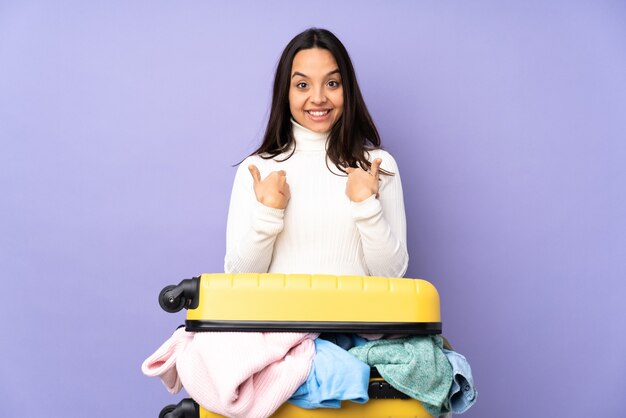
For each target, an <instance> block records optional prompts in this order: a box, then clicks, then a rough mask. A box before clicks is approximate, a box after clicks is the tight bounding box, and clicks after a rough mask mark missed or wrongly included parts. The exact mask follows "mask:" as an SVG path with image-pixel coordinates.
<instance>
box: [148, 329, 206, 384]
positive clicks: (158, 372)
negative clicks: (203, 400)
mask: <svg viewBox="0 0 626 418" xmlns="http://www.w3.org/2000/svg"><path fill="white" fill-rule="evenodd" d="M193 335H194V333H193V332H187V331H185V328H182V327H181V328H178V329H177V330H176V331H175V332H174V334H172V336H171V337H170V338H169V339H168V340H167V341H165V342H164V343H163V344H162V345H161V347H159V348H158V349H157V350H156V351H155V352H154V354H152V355H151V356H150V357H148V358H147V359H146V360H145V361H144V362H143V364H142V365H141V371H142V372H143V374H145V375H146V376H158V377H160V378H161V381H162V382H163V385H165V388H166V389H167V391H168V392H169V393H178V392H180V390H181V389H182V387H183V386H182V383H181V381H180V378H179V377H178V372H177V371H176V367H175V366H176V360H177V359H178V357H179V356H180V354H181V353H182V352H183V351H184V350H185V348H186V347H187V345H188V344H189V343H190V342H191V341H192V340H193Z"/></svg>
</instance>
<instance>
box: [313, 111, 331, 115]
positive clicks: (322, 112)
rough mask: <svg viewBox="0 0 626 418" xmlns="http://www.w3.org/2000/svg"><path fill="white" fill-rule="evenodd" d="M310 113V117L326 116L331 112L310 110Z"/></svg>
mask: <svg viewBox="0 0 626 418" xmlns="http://www.w3.org/2000/svg"><path fill="white" fill-rule="evenodd" d="M308 112H309V115H311V116H324V115H325V114H327V113H328V112H330V110H321V111H314V110H309V111H308Z"/></svg>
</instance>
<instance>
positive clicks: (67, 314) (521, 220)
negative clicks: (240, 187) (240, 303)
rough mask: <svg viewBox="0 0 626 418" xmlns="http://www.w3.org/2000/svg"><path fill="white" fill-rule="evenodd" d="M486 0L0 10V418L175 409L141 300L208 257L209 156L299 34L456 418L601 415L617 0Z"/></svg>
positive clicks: (617, 146) (615, 275) (616, 387)
mask: <svg viewBox="0 0 626 418" xmlns="http://www.w3.org/2000/svg"><path fill="white" fill-rule="evenodd" d="M504 3H505V2H502V1H482V0H481V1H468V2H442V1H437V2H436V1H421V2H414V1H396V2H382V1H363V0H359V1H342V2H331V3H328V2H326V3H315V4H312V3H306V2H305V3H302V2H288V1H271V2H252V1H250V2H245V3H244V2H232V3H231V2H217V1H215V2H209V1H154V0H151V1H147V0H146V1H132V2H128V1H106V2H105V1H102V2H90V1H78V0H77V1H54V2H51V1H50V2H45V1H29V0H15V1H7V0H4V1H3V2H1V3H0V139H1V145H2V146H1V149H0V187H1V189H0V190H1V197H0V210H1V213H2V217H1V218H0V228H1V230H0V257H1V259H0V263H1V270H0V271H1V272H2V273H1V274H2V290H3V297H2V302H1V303H0V325H1V330H2V334H3V338H2V340H3V342H2V343H1V344H0V353H1V355H0V366H1V371H0V376H1V377H0V416H2V417H7V418H12V417H20V416H24V415H23V414H24V413H27V414H31V412H33V411H39V412H43V413H44V415H45V416H53V417H85V416H89V417H92V418H105V417H107V418H108V417H113V416H120V417H156V416H157V414H158V411H160V409H161V407H163V406H164V405H166V404H168V403H172V402H178V400H179V399H180V398H182V394H181V395H177V396H171V395H169V394H167V393H166V391H165V390H164V388H163V387H162V386H161V383H160V382H159V381H158V379H155V378H148V377H145V376H143V375H142V374H141V372H140V364H141V362H142V361H143V360H144V358H145V357H147V356H148V355H149V354H151V353H152V352H153V351H154V350H155V349H156V348H157V347H158V346H159V345H160V344H161V342H163V341H164V340H165V339H166V338H167V337H168V336H169V334H170V333H171V332H172V331H173V329H174V328H175V326H176V325H178V324H179V323H181V322H182V321H183V320H184V314H183V313H181V314H179V315H170V314H166V313H165V312H163V311H162V310H161V309H160V308H159V306H158V304H157V301H156V299H157V294H158V292H159V291H160V289H161V288H162V287H163V286H164V285H167V284H171V283H175V282H178V281H179V280H180V279H182V278H186V277H190V276H193V275H196V274H198V273H200V272H219V271H221V270H222V268H223V267H222V266H223V261H222V260H223V254H224V241H225V238H224V236H225V222H226V214H227V209H228V199H229V194H230V187H231V182H232V178H233V176H234V172H235V169H234V168H233V167H232V165H233V164H235V163H237V162H238V161H240V160H241V159H242V158H243V157H244V156H246V155H247V154H248V153H250V152H251V151H252V150H253V149H254V148H255V146H256V145H257V144H258V141H259V137H260V135H261V134H262V132H263V129H264V124H265V120H266V118H267V109H268V103H269V97H270V87H271V82H272V75H273V71H274V68H275V64H276V61H277V59H278V56H279V54H280V52H281V51H282V48H283V47H284V46H285V44H286V43H287V42H288V41H289V39H291V37H293V36H294V35H295V34H297V33H298V32H300V31H301V30H303V29H306V28H307V27H310V26H320V27H326V28H328V29H330V30H332V31H334V32H335V33H336V34H337V35H338V36H339V38H340V39H342V41H343V42H344V43H345V45H346V46H347V48H348V50H349V51H350V53H351V56H352V58H353V60H354V64H355V66H356V69H357V74H358V77H359V80H360V83H361V87H362V89H363V93H364V95H365V98H366V101H367V103H368V106H369V108H370V111H371V113H372V114H373V117H374V119H375V121H376V123H377V125H378V127H379V129H380V132H381V134H382V137H383V143H384V145H385V146H386V148H387V149H388V150H390V151H391V152H392V153H393V154H394V155H395V156H396V159H397V160H398V164H399V166H400V170H401V174H402V179H403V184H404V190H405V199H406V208H407V215H408V227H409V229H408V237H409V251H410V256H411V262H410V267H409V271H408V273H407V276H408V277H421V278H425V279H428V280H430V281H432V282H433V283H434V284H435V285H436V286H437V288H438V289H439V291H440V295H441V299H442V315H443V321H444V332H445V334H446V335H447V336H448V337H449V338H450V340H451V341H452V342H453V344H454V346H455V348H456V349H457V350H458V351H459V352H461V353H463V354H465V355H466V356H467V358H468V359H469V360H470V363H471V364H472V366H473V370H474V375H475V379H476V384H477V387H478V389H479V392H480V396H479V402H478V403H477V404H476V405H475V407H474V408H473V409H471V410H470V411H469V412H468V413H467V414H465V416H467V417H468V418H470V417H509V418H517V417H519V418H522V417H524V418H526V417H529V416H533V417H570V418H571V417H580V418H582V417H599V416H602V417H618V416H623V415H622V414H623V406H621V403H622V402H623V400H622V399H623V397H624V395H623V391H624V387H625V386H626V332H625V329H624V322H625V319H626V315H625V314H624V312H623V306H624V299H625V296H626V268H625V267H626V261H625V260H626V117H625V116H626V3H625V2H623V1H620V0H615V1H593V2H591V1H551V2H546V1H538V0H537V1H519V2H515V3H513V2H506V3H509V4H504ZM620 410H621V411H622V413H619V411H620ZM25 411H30V412H25ZM33 413H34V412H33ZM31 415H32V414H31Z"/></svg>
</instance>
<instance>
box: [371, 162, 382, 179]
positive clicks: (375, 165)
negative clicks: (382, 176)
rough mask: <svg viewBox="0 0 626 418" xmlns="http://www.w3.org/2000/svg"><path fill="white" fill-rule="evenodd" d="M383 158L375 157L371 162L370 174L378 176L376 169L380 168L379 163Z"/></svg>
mask: <svg viewBox="0 0 626 418" xmlns="http://www.w3.org/2000/svg"><path fill="white" fill-rule="evenodd" d="M382 162H383V160H381V159H380V158H376V159H375V160H374V162H373V163H372V169H371V170H372V176H374V177H376V176H378V169H379V168H380V163H382Z"/></svg>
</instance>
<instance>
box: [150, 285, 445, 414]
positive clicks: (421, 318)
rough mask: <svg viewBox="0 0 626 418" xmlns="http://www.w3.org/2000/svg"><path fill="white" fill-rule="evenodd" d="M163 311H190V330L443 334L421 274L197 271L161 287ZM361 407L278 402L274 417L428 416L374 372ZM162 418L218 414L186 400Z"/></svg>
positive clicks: (435, 301)
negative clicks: (367, 398) (417, 276)
mask: <svg viewBox="0 0 626 418" xmlns="http://www.w3.org/2000/svg"><path fill="white" fill-rule="evenodd" d="M159 304H160V305H161V307H162V308H163V309H164V310H165V311H167V312H178V311H180V310H182V309H183V308H186V309H187V318H186V321H185V327H186V329H187V331H190V332H202V331H237V332H272V331H299V332H324V333H328V332H330V333H334V332H341V333H374V334H380V333H384V334H411V335H426V334H440V333H441V318H440V308H439V294H438V293H437V290H436V289H435V287H434V286H433V285H432V284H430V283H429V282H427V281H425V280H421V279H404V278H386V277H370V276H330V275H302V274H290V275H284V274H270V273H265V274H202V275H201V276H198V277H194V278H192V279H186V280H183V281H181V282H180V283H179V284H178V285H172V286H167V287H165V288H164V289H163V290H162V291H161V293H160V294H159ZM372 374H373V376H372V378H371V379H370V387H369V395H370V401H368V402H366V403H364V404H357V403H353V402H342V404H341V408H339V409H324V408H320V409H312V410H309V409H303V408H300V407H297V406H295V405H293V404H290V403H285V404H284V405H282V406H281V407H280V408H279V409H278V410H277V411H276V412H275V413H274V415H272V417H273V418H326V417H341V418H370V417H371V418H387V417H388V418H429V417H430V415H429V414H428V413H427V412H426V410H425V409H424V408H423V407H422V405H421V403H420V402H419V401H417V400H415V399H410V398H408V397H406V396H405V395H404V394H402V393H400V392H398V391H397V390H395V389H394V388H393V387H391V386H390V385H389V384H388V383H387V382H385V381H384V380H383V379H381V378H380V376H378V375H377V372H376V370H375V369H372ZM159 417H160V418H217V417H221V415H218V414H215V413H213V412H210V411H207V410H206V409H204V408H202V407H200V406H198V404H196V403H195V402H194V401H193V400H191V399H184V400H183V401H181V402H180V403H179V404H178V405H168V406H166V407H165V408H163V410H162V411H161V414H160V415H159Z"/></svg>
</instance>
